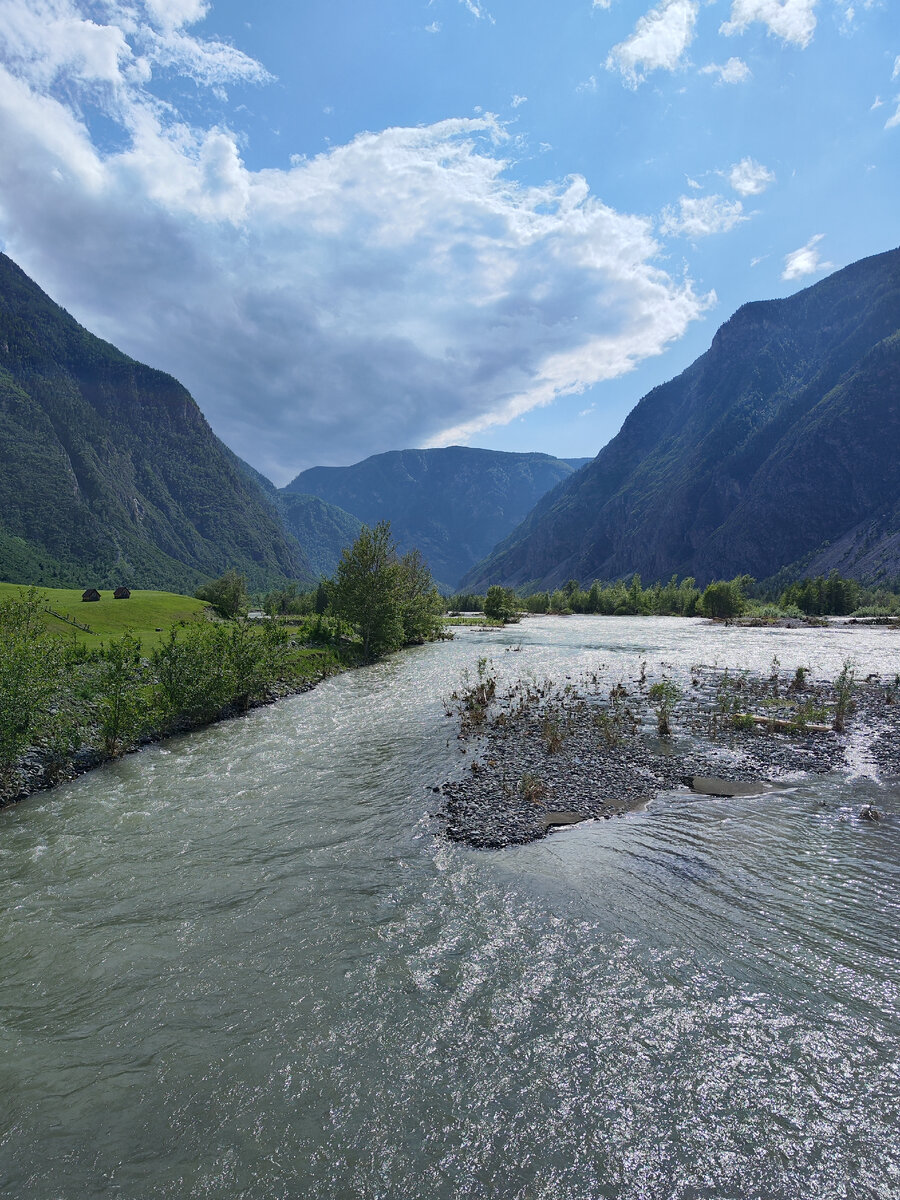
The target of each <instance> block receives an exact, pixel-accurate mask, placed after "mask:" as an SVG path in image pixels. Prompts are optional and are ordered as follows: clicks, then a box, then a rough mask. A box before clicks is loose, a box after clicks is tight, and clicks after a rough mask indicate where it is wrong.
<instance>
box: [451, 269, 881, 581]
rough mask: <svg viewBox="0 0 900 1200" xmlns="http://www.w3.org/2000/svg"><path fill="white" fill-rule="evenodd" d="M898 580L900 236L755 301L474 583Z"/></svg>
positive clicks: (546, 503) (479, 569) (643, 405)
mask: <svg viewBox="0 0 900 1200" xmlns="http://www.w3.org/2000/svg"><path fill="white" fill-rule="evenodd" d="M831 567H835V568H837V569H838V570H840V571H842V572H844V573H847V574H850V575H855V576H857V577H859V578H864V579H867V580H878V579H882V580H887V579H893V578H897V577H900V250H891V251H888V252H887V253H885V254H880V255H875V256H873V257H871V258H867V259H863V260H861V261H860V262H857V263H854V264H852V265H851V266H849V267H846V268H844V269H843V270H841V271H837V272H835V273H834V274H833V275H831V276H829V277H827V278H826V279H824V280H821V281H820V282H819V283H817V284H814V285H813V286H812V287H809V288H806V289H805V290H803V291H801V292H799V293H797V294H795V295H793V296H790V297H788V298H786V299H783V300H770V301H760V302H756V303H752V304H746V305H744V306H743V307H742V308H740V309H739V310H738V311H737V312H736V313H735V314H734V316H733V317H732V318H731V319H730V320H729V321H727V322H726V323H725V324H724V325H723V326H721V328H720V329H719V330H718V332H717V333H716V335H715V337H714V339H713V342H712V345H711V346H710V349H709V350H708V351H707V352H706V354H704V355H702V356H701V357H700V358H699V359H697V360H696V361H695V362H694V363H693V364H692V365H691V366H690V367H688V368H687V370H685V371H684V372H682V374H681V375H679V376H678V377H677V378H676V379H673V380H670V381H669V382H668V383H665V384H662V385H661V386H660V387H657V388H654V389H653V391H651V392H649V393H648V394H647V395H646V396H645V397H644V398H643V399H642V400H641V401H640V402H639V403H638V405H637V406H636V407H635V408H634V409H633V410H632V412H631V413H630V415H629V416H628V418H627V419H626V421H625V422H624V424H623V426H622V429H621V430H620V432H619V433H618V434H617V435H616V437H614V438H613V439H612V441H610V442H609V443H608V445H606V446H605V447H604V448H603V449H602V450H601V451H600V453H599V454H598V455H597V457H596V458H595V459H594V460H593V461H592V462H591V463H589V464H588V465H587V466H586V467H584V468H583V469H582V470H581V471H579V472H578V474H577V475H574V476H573V477H572V478H571V479H568V480H565V481H563V482H562V483H560V484H559V485H558V486H557V487H556V488H555V489H554V490H553V491H552V492H550V493H548V494H547V495H546V496H545V497H543V499H542V500H540V501H539V502H538V504H537V505H536V507H535V509H534V510H533V511H532V512H531V513H530V514H529V515H528V517H527V518H526V519H525V520H524V521H523V522H522V524H521V525H520V526H519V527H518V528H517V529H516V530H514V531H513V532H512V533H511V534H510V535H509V536H508V537H507V538H506V539H504V540H503V541H502V542H501V543H500V544H499V545H498V546H496V547H495V549H494V550H493V551H492V552H491V554H490V555H488V556H487V557H486V558H485V560H484V561H483V562H481V563H479V564H478V565H477V566H476V567H475V568H474V569H473V570H472V571H470V572H469V573H468V574H467V576H466V577H465V578H464V579H463V580H462V581H461V586H462V587H465V588H472V589H478V590H483V589H484V588H485V587H486V586H488V585H489V584H491V583H495V582H499V583H504V584H507V585H520V584H525V583H528V584H532V585H534V586H539V587H548V586H555V585H557V584H559V583H562V582H564V581H565V580H567V579H569V578H573V577H574V578H576V579H579V580H580V581H581V582H583V583H587V582H589V581H590V580H592V579H594V578H616V577H620V576H623V575H628V574H630V573H632V572H634V571H637V572H638V573H640V574H641V575H642V576H643V578H644V579H645V581H646V580H654V579H663V578H667V577H668V576H669V575H671V574H672V573H673V572H678V573H679V574H680V575H694V576H695V577H696V578H697V579H698V581H700V582H701V583H702V582H704V581H706V580H709V579H710V578H713V577H716V576H720V577H721V576H725V577H728V576H733V575H735V574H738V573H740V572H745V571H746V572H749V573H751V574H753V575H755V576H756V577H757V578H766V577H768V576H771V575H774V574H775V573H776V572H778V571H780V570H782V569H784V568H794V569H796V570H800V569H801V568H802V569H803V570H804V571H806V572H811V573H816V572H818V571H820V570H827V569H830V568H831Z"/></svg>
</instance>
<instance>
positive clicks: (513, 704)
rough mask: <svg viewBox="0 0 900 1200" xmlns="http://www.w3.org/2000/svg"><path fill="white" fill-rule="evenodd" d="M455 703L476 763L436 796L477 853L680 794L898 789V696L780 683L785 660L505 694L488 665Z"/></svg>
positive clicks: (877, 683)
mask: <svg viewBox="0 0 900 1200" xmlns="http://www.w3.org/2000/svg"><path fill="white" fill-rule="evenodd" d="M451 700H452V703H451V704H450V705H448V716H449V715H454V716H455V718H456V720H457V721H458V722H459V732H458V734H457V742H458V745H459V749H460V751H461V752H462V753H464V754H467V755H468V756H469V758H470V760H471V761H470V765H469V767H468V769H467V770H466V772H465V774H464V775H463V777H462V778H458V779H455V780H452V781H449V782H446V783H444V784H443V785H441V786H440V787H439V788H436V789H435V790H436V791H439V792H440V793H441V796H442V799H443V808H442V811H441V812H440V813H439V814H438V817H439V819H440V820H441V821H442V822H443V824H444V829H445V832H446V835H447V837H448V838H450V839H451V840H452V841H455V842H459V843H462V844H465V845H468V846H471V847H475V848H480V849H499V848H502V847H505V846H510V845H516V844H524V843H528V842H531V841H535V840H537V839H539V838H542V837H545V836H546V835H547V834H548V833H549V832H551V831H552V830H553V829H554V828H557V827H559V826H563V825H569V824H575V823H578V822H580V821H582V820H588V819H594V820H598V819H609V818H611V817H622V816H624V815H625V814H626V813H628V812H629V811H632V810H635V809H640V808H643V807H644V806H645V805H646V804H647V803H648V802H649V801H650V800H652V799H654V798H655V797H657V796H659V795H660V794H661V793H663V792H666V791H671V790H673V789H681V790H683V791H684V790H694V789H695V790H697V791H698V792H700V793H705V794H707V795H717V794H718V795H728V794H731V791H733V790H734V789H729V786H728V785H729V783H738V784H744V785H747V784H752V785H755V787H756V789H757V790H758V792H759V793H760V794H762V793H765V792H767V791H772V790H776V789H777V788H778V787H779V786H781V787H783V786H785V785H786V783H787V782H788V781H790V780H792V779H796V778H799V777H802V776H809V775H824V774H828V773H831V772H835V771H841V770H848V769H851V768H852V769H854V770H858V769H860V766H861V765H862V767H863V768H864V769H867V772H868V773H869V774H870V775H873V776H876V777H877V776H878V775H881V774H884V775H887V776H900V683H898V681H897V678H896V677H895V676H894V677H889V676H885V677H884V678H881V677H876V676H873V675H870V676H869V677H868V678H867V679H866V680H865V681H864V682H862V683H857V682H856V681H855V679H854V678H853V672H852V668H851V667H849V666H845V669H844V671H843V672H842V673H841V674H840V675H839V676H837V677H836V678H835V679H831V680H817V681H810V680H809V679H808V678H807V677H806V676H805V673H804V672H802V671H801V672H798V673H797V674H796V675H795V676H794V677H793V678H790V677H787V678H785V677H783V676H781V674H780V672H779V670H778V665H777V660H774V667H773V670H772V672H770V674H768V675H761V674H756V675H753V674H751V673H749V672H734V671H732V672H729V671H727V670H725V671H719V670H716V669H712V668H701V667H692V668H691V670H690V673H689V676H688V675H685V674H682V675H681V676H680V677H678V679H677V682H676V679H675V678H672V677H671V673H670V674H669V675H667V674H666V670H665V669H664V668H663V667H662V666H661V665H659V666H657V667H656V668H655V669H650V670H649V671H648V666H647V663H646V662H642V663H640V665H639V667H637V666H636V668H635V671H634V672H632V673H631V675H630V676H629V677H628V678H624V677H623V676H622V675H621V674H618V675H616V676H615V677H611V676H606V677H604V675H603V674H602V673H600V672H597V673H593V674H591V675H590V676H587V677H585V678H582V679H581V680H579V681H577V682H572V681H571V680H569V681H567V682H566V683H564V684H562V685H559V684H555V683H553V682H551V681H549V680H545V681H544V682H543V683H541V684H538V683H536V682H535V681H534V680H525V681H519V682H518V683H516V684H514V685H513V686H511V687H508V688H507V690H506V691H505V692H503V693H502V694H499V692H498V689H497V687H496V680H495V678H494V676H493V675H492V674H491V668H490V667H489V666H487V665H485V666H484V667H480V669H479V678H478V679H477V680H474V681H472V682H469V681H465V683H464V685H463V686H462V687H461V688H460V689H459V690H458V691H457V692H456V693H454V696H453V697H452V698H451ZM667 727H668V732H667V733H665V735H661V733H660V729H663V730H665V729H666V728H667ZM861 760H862V762H861ZM698 778H699V780H703V781H705V782H695V781H697V780H698ZM737 790H739V791H743V792H744V794H747V793H748V792H752V791H753V788H747V787H743V788H738V789H737Z"/></svg>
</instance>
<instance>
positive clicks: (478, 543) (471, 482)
mask: <svg viewBox="0 0 900 1200" xmlns="http://www.w3.org/2000/svg"><path fill="white" fill-rule="evenodd" d="M574 461H575V462H579V460H574ZM573 474H574V467H573V466H572V465H571V464H570V463H569V462H566V461H563V460H562V459H558V458H552V457H551V456H550V455H549V454H513V453H507V452H504V451H500V450H480V449H473V448H471V447H468V446H448V447H446V448H445V449H436V450H392V451H390V452H389V453H387V454H375V455H373V456H372V457H371V458H367V459H365V461H364V462H360V463H356V464H355V465H354V466H351V467H312V468H310V470H308V471H303V472H302V473H301V474H300V475H298V476H297V478H296V479H295V480H293V482H292V483H290V484H288V486H287V488H285V489H283V491H282V495H286V494H288V493H291V492H301V493H307V494H309V495H313V496H318V497H320V498H321V499H322V500H325V501H327V502H328V503H329V504H332V505H337V506H338V507H339V508H341V509H344V510H345V511H346V512H349V513H352V514H353V516H354V517H356V518H358V520H360V521H363V522H365V524H367V525H374V524H376V523H377V522H378V521H381V520H388V521H390V522H391V531H392V533H393V535H394V538H395V540H396V542H397V545H398V548H399V549H400V551H401V552H403V551H406V550H408V549H412V548H413V547H415V548H417V549H419V550H421V552H422V554H423V555H424V556H425V558H426V560H427V561H428V564H429V566H430V567H431V572H432V574H433V575H434V577H435V579H437V580H439V581H440V582H441V583H443V584H445V585H447V586H450V587H452V586H454V585H455V584H456V582H457V580H458V579H459V578H460V576H461V575H462V574H463V573H464V572H465V571H467V570H469V568H470V567H472V565H473V564H474V563H476V562H477V561H478V559H480V558H481V557H482V556H483V555H484V554H486V553H487V551H488V550H490V548H491V547H492V546H493V545H495V544H496V542H497V541H498V540H499V539H500V538H502V537H505V536H506V534H507V533H509V531H510V530H511V529H513V528H515V526H516V525H517V524H518V523H519V522H520V521H521V520H522V518H523V517H524V516H525V515H526V513H528V512H529V510H530V509H531V508H532V507H533V506H534V504H535V503H536V501H537V500H538V499H539V498H540V497H541V496H543V495H544V494H545V493H546V492H547V491H548V490H549V489H550V488H552V487H554V486H555V485H556V484H557V483H559V481H560V480H561V479H568V478H570V477H571V476H572V475H573Z"/></svg>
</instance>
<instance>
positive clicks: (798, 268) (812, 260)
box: [781, 233, 834, 279]
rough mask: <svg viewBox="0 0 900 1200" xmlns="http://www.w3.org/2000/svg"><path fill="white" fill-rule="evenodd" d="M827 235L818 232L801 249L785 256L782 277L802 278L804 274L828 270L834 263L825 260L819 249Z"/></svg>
mask: <svg viewBox="0 0 900 1200" xmlns="http://www.w3.org/2000/svg"><path fill="white" fill-rule="evenodd" d="M824 236H825V235H824V234H823V233H817V234H815V235H814V236H813V237H811V238H810V239H809V241H808V242H807V243H806V245H805V246H801V247H800V249H799V250H792V251H791V252H790V254H786V255H785V256H784V270H783V271H782V272H781V278H782V279H802V278H803V276H804V275H815V274H817V273H818V272H819V271H828V270H830V269H831V268H832V267H833V266H834V263H830V262H823V261H822V259H821V258H820V257H819V251H818V249H817V247H818V244H819V242H821V240H822V238H823V237H824Z"/></svg>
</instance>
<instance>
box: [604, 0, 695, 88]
mask: <svg viewBox="0 0 900 1200" xmlns="http://www.w3.org/2000/svg"><path fill="white" fill-rule="evenodd" d="M699 8H700V5H699V3H698V2H697V0H663V3H662V4H660V5H659V6H658V7H657V8H652V9H651V10H650V12H648V13H647V14H646V15H645V16H643V17H641V18H640V20H639V21H638V23H637V25H636V26H635V28H634V33H633V34H632V35H631V37H630V38H627V39H626V40H625V41H624V42H620V43H619V44H618V45H617V46H613V48H612V50H610V52H609V57H608V58H607V60H606V67H607V70H609V71H619V72H620V73H621V75H622V77H623V79H624V80H625V82H626V83H627V84H628V86H629V87H632V88H635V87H637V86H638V84H639V83H643V81H644V79H645V78H646V75H645V72H647V71H658V70H664V71H674V70H675V69H676V68H677V67H678V66H679V65H680V64H681V60H682V56H683V55H684V52H685V51H686V50H687V48H688V46H689V45H690V44H691V42H692V41H693V40H694V26H695V24H696V22H697V13H698V12H699Z"/></svg>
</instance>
